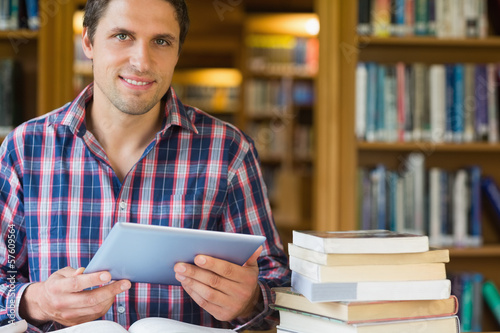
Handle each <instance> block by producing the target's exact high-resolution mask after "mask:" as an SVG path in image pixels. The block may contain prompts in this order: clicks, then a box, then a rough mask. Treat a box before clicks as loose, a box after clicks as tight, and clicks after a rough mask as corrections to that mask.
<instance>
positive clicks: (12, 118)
mask: <svg viewBox="0 0 500 333" xmlns="http://www.w3.org/2000/svg"><path fill="white" fill-rule="evenodd" d="M20 70H21V69H20V65H19V64H18V63H17V62H16V61H15V60H14V59H11V58H5V59H2V58H0V137H5V136H6V135H7V134H9V132H10V131H12V129H13V128H14V126H15V125H17V124H18V122H19V115H20V111H21V110H20V107H19V103H20V99H19V98H20V96H19V93H18V92H19V85H20V81H19V78H20V75H19V72H20Z"/></svg>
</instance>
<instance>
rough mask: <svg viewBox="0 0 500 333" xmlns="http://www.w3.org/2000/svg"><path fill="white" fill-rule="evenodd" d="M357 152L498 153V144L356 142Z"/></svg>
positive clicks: (499, 147) (499, 146)
mask: <svg viewBox="0 0 500 333" xmlns="http://www.w3.org/2000/svg"><path fill="white" fill-rule="evenodd" d="M357 149H358V151H360V152H362V151H401V152H410V151H423V152H460V153H498V152H500V144H498V143H432V142H412V143H406V142H403V143H402V142H398V143H380V142H358V143H357Z"/></svg>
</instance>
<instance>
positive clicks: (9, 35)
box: [0, 29, 39, 40]
mask: <svg viewBox="0 0 500 333" xmlns="http://www.w3.org/2000/svg"><path fill="white" fill-rule="evenodd" d="M38 35H39V33H38V31H37V30H28V29H21V30H3V31H0V40H2V39H3V40H12V39H15V40H19V39H37V38H38Z"/></svg>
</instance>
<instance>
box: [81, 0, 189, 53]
mask: <svg viewBox="0 0 500 333" xmlns="http://www.w3.org/2000/svg"><path fill="white" fill-rule="evenodd" d="M110 1H112V0H87V4H86V5H85V15H84V16H83V26H84V27H85V28H87V29H88V35H89V38H90V42H91V43H93V42H94V36H95V31H96V29H97V24H98V23H99V20H100V19H101V17H102V16H103V14H104V12H105V11H106V9H107V8H108V5H109V3H110ZM164 1H166V2H168V3H170V4H171V5H172V7H174V10H175V16H176V17H175V18H176V19H177V22H178V23H179V27H180V30H181V31H180V35H179V53H180V52H181V48H182V44H184V40H185V39H186V35H187V33H188V30H189V14H188V9H187V5H186V2H185V0H164Z"/></svg>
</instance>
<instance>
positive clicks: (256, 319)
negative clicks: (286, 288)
mask: <svg viewBox="0 0 500 333" xmlns="http://www.w3.org/2000/svg"><path fill="white" fill-rule="evenodd" d="M258 283H259V287H260V290H261V293H262V303H261V304H260V305H261V306H262V308H263V309H262V311H261V312H260V313H258V314H257V315H255V316H253V317H249V318H244V319H235V320H232V321H231V324H232V325H233V326H235V329H234V330H235V331H240V330H243V329H249V328H262V327H265V329H268V327H269V326H274V325H275V324H277V323H273V324H272V325H269V323H264V321H265V319H266V317H267V316H268V315H269V314H270V313H271V311H273V310H272V309H271V308H270V307H269V304H271V303H273V296H272V295H273V294H272V292H271V289H270V288H269V287H268V286H267V284H265V283H263V282H262V281H260V280H259V282H258Z"/></svg>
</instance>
